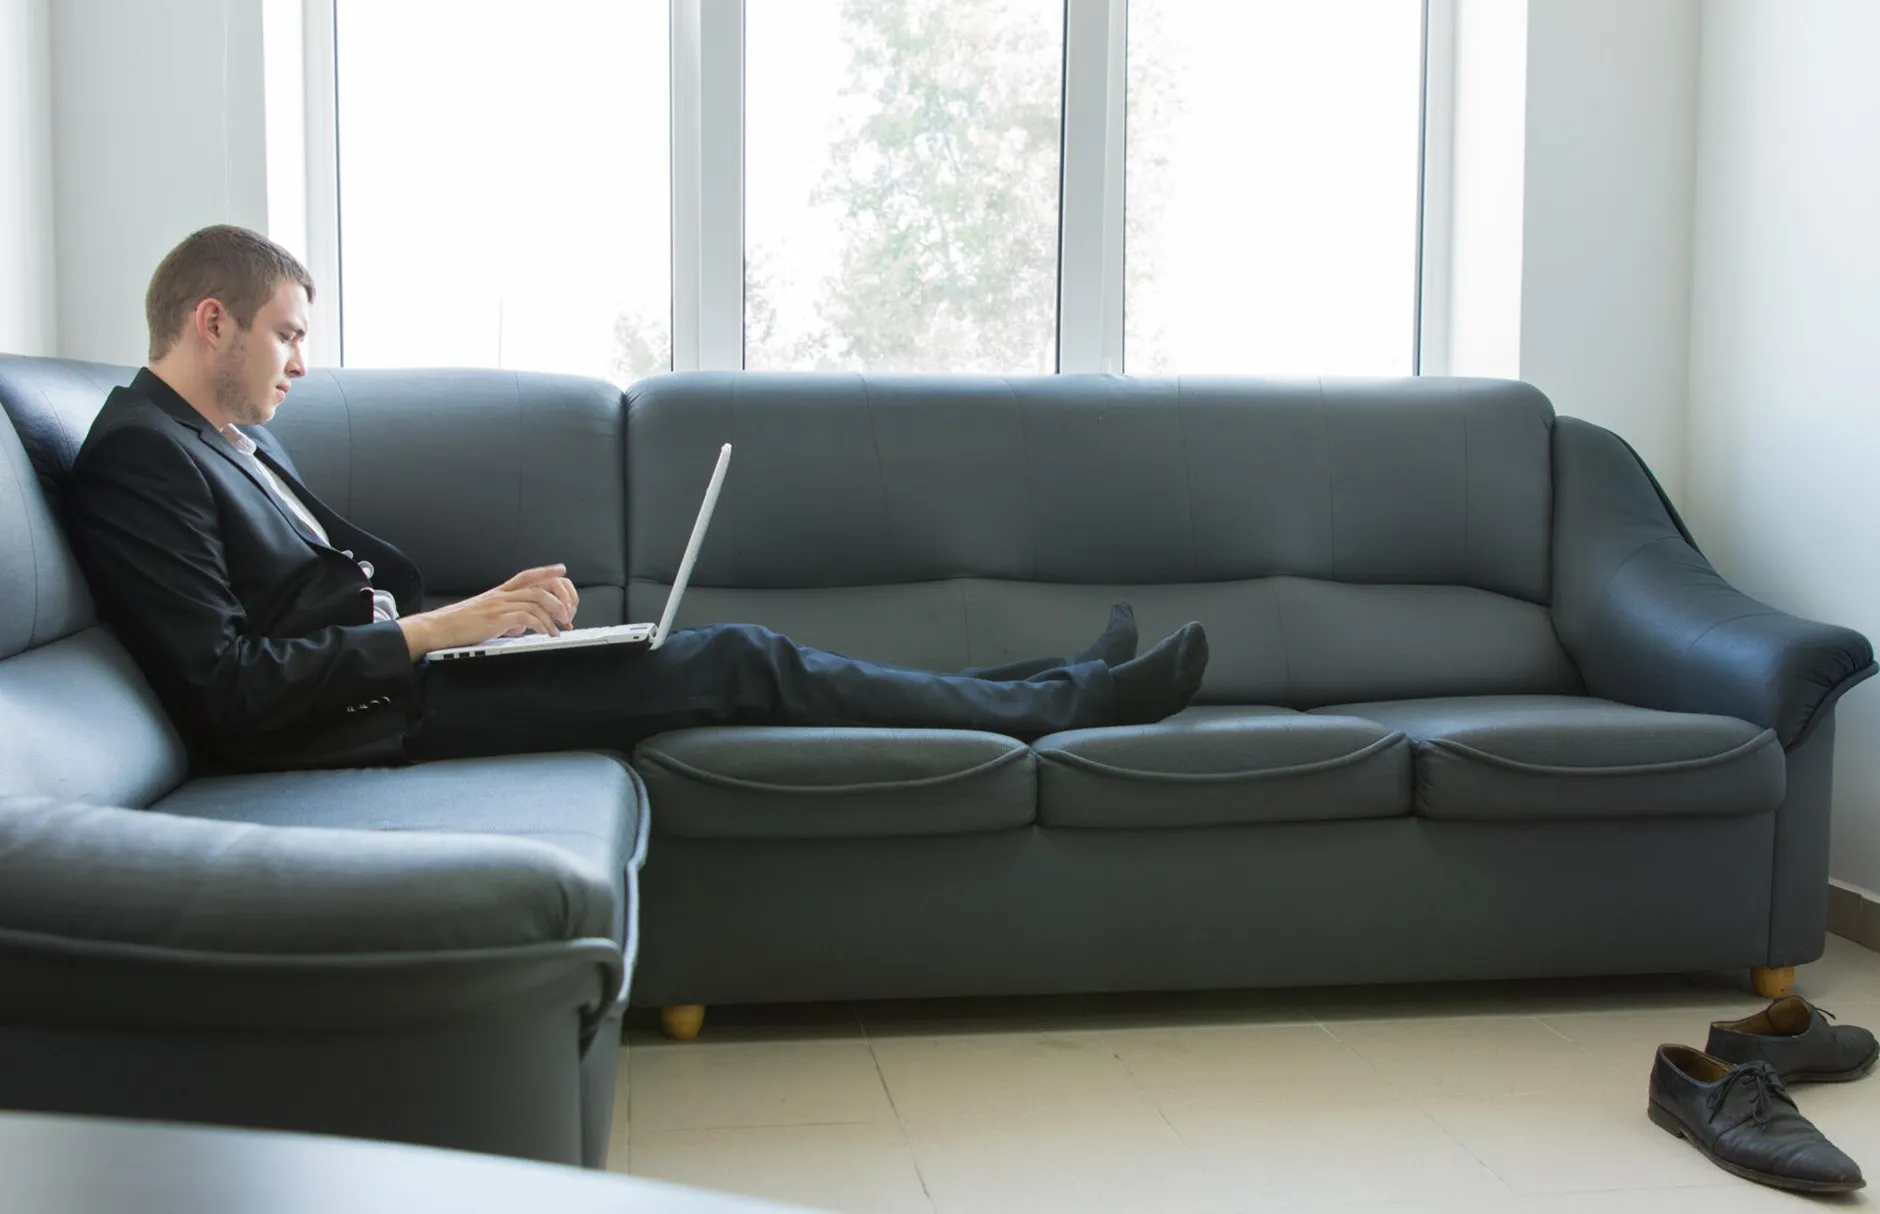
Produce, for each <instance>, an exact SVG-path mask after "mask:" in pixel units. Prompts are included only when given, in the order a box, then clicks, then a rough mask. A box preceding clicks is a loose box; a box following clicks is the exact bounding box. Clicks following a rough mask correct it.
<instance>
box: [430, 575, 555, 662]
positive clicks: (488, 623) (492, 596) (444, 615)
mask: <svg viewBox="0 0 1880 1214" xmlns="http://www.w3.org/2000/svg"><path fill="white" fill-rule="evenodd" d="M567 573H568V567H567V566H566V565H543V566H541V567H540V568H537V569H524V570H523V571H522V572H521V573H518V574H517V575H516V576H515V577H512V578H510V579H509V580H508V581H506V582H504V583H503V584H502V585H500V586H498V587H496V589H494V590H485V591H484V592H483V593H482V594H479V595H477V596H476V597H475V598H470V599H465V600H463V601H462V602H461V603H452V604H451V605H450V606H448V607H439V608H438V609H437V610H435V611H420V612H418V613H416V614H415V615H407V616H401V617H399V620H398V626H399V627H400V628H402V629H404V632H405V644H406V645H408V646H409V647H410V648H411V660H412V661H414V662H415V661H417V660H418V659H419V658H421V657H423V656H424V655H425V654H427V653H430V652H432V651H433V650H438V649H453V648H455V647H456V646H458V645H480V644H482V643H483V642H484V641H487V640H489V639H491V638H492V637H502V636H520V635H522V634H523V633H525V632H545V633H547V634H548V635H549V636H560V635H561V630H562V629H564V628H569V627H572V626H573V625H574V613H575V611H576V609H577V608H579V607H580V606H581V596H580V595H579V594H577V593H576V592H575V588H574V583H573V582H571V581H569V580H568V578H567Z"/></svg>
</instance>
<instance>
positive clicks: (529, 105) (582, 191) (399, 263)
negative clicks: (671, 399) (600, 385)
mask: <svg viewBox="0 0 1880 1214" xmlns="http://www.w3.org/2000/svg"><path fill="white" fill-rule="evenodd" d="M668 7H669V6H668V4H667V0H552V2H545V3H541V4H529V5H523V4H516V3H513V2H511V0H399V3H396V4H388V3H384V2H383V0H338V3H337V5H336V10H335V14H334V17H335V20H334V26H335V38H334V56H335V62H336V65H337V80H336V84H335V92H336V95H337V107H338V128H339V139H338V142H339V153H338V156H339V195H340V236H339V245H340V275H341V283H342V291H343V294H344V299H343V322H342V323H343V328H344V343H345V344H344V358H345V362H346V364H347V365H348V366H355V367H378V366H426V365H431V366H439V365H444V366H473V367H513V368H521V369H533V370H551V371H563V372H570V373H575V374H584V375H596V376H601V377H611V378H614V379H616V380H618V381H620V382H623V383H624V382H626V381H627V380H629V379H631V378H635V377H638V376H641V375H645V374H648V373H650V372H652V371H655V370H664V369H666V368H667V367H668V366H670V364H671V357H672V356H671V346H672V336H671V305H670V302H669V300H670V296H671V289H672V274H671V221H670V201H669V195H670V187H669V178H668V167H667V166H668V144H669V137H668V134H667V129H668V126H669V117H668V114H669V109H668V107H669V105H670V101H669V92H670V90H669V88H668V83H667V81H668V72H669V68H668V64H669V62H670V53H669V48H668V32H667V24H668Z"/></svg>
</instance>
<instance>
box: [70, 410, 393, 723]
mask: <svg viewBox="0 0 1880 1214" xmlns="http://www.w3.org/2000/svg"><path fill="white" fill-rule="evenodd" d="M68 503H69V509H70V513H71V520H70V521H71V529H72V532H73V537H74V538H75V539H77V540H79V547H80V550H81V551H80V556H81V558H82V559H83V560H84V562H85V564H86V566H87V569H86V572H87V574H88V576H89V578H90V580H91V584H92V586H93V587H94V588H95V589H96V590H97V592H98V594H99V597H100V599H101V600H102V601H101V604H100V605H101V606H102V607H103V608H104V614H105V617H106V618H107V619H108V620H110V622H111V623H112V624H113V625H114V626H115V627H116V628H117V629H118V631H119V632H120V634H122V635H123V636H124V639H125V641H126V643H127V644H128V645H129V646H130V648H131V651H132V653H133V654H134V655H135V656H136V657H137V658H138V660H139V662H140V663H142V664H143V665H144V668H145V670H146V671H147V672H149V674H150V676H151V681H152V682H153V683H154V684H156V685H157V689H158V691H159V692H160V693H162V694H164V695H165V696H166V698H168V699H170V700H171V701H172V703H173V705H174V709H175V710H178V711H180V712H181V713H182V714H183V715H185V716H186V717H187V718H189V723H191V724H194V725H196V726H197V727H198V728H202V729H205V730H207V731H209V733H210V734H211V736H213V737H215V738H216V739H218V740H220V741H228V740H233V739H237V738H241V737H251V736H256V735H261V734H267V733H270V732H273V731H275V730H278V729H281V728H284V727H287V726H292V725H296V724H304V723H306V722H307V721H308V720H309V719H310V718H312V719H316V720H317V719H320V718H325V717H330V716H333V715H337V714H342V713H344V712H345V710H346V708H347V706H349V705H353V704H358V703H361V702H365V701H370V700H373V699H375V698H378V697H386V698H388V699H389V700H390V701H391V702H392V704H393V705H397V706H400V707H404V706H409V705H411V704H413V703H415V701H416V698H417V677H416V673H415V671H414V666H413V663H412V660H411V651H410V648H409V646H407V644H406V642H405V636H404V632H403V631H402V630H401V629H400V628H399V626H398V624H397V623H396V622H395V621H387V622H385V623H376V624H358V625H334V626H329V627H325V628H321V629H318V630H317V631H314V632H312V633H310V634H308V635H306V636H297V637H271V636H258V635H256V634H255V632H254V631H253V629H252V628H251V625H250V621H249V619H248V617H247V615H246V613H245V611H244V610H243V607H242V604H241V602H240V600H239V599H238V598H237V597H236V594H235V591H234V589H233V587H232V585H231V583H230V578H229V574H228V568H227V565H226V563H225V559H224V552H223V544H222V539H221V531H220V528H219V526H218V523H217V505H216V501H215V498H214V496H213V495H212V494H211V492H210V490H209V485H208V482H207V481H206V480H205V479H204V478H203V475H202V473H201V471H200V470H199V469H198V468H197V467H196V465H195V464H194V463H193V462H192V461H191V460H190V458H189V457H188V455H186V454H185V453H184V452H182V451H181V450H179V449H178V448H177V447H176V446H175V445H174V444H173V443H171V442H169V441H166V440H165V439H163V438H161V437H156V436H153V435H151V434H150V433H149V432H148V431H143V432H138V431H134V430H123V431H119V432H117V433H115V434H111V435H108V436H106V437H105V441H103V442H101V443H99V444H97V445H96V446H94V447H93V449H92V450H91V451H90V452H88V453H87V456H86V458H85V459H84V460H82V461H80V465H79V467H77V468H75V469H74V474H73V482H72V492H71V493H70V495H69V498H68Z"/></svg>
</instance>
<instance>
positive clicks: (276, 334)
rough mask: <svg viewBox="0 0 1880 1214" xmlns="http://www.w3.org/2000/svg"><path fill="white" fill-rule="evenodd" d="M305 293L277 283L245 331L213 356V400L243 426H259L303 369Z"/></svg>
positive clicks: (291, 284) (297, 286) (294, 284)
mask: <svg viewBox="0 0 1880 1214" xmlns="http://www.w3.org/2000/svg"><path fill="white" fill-rule="evenodd" d="M306 340H307V292H306V290H305V289H304V288H303V287H302V286H301V285H300V284H299V283H297V282H282V283H281V284H280V285H279V286H278V287H276V288H275V289H274V295H273V297H272V298H270V299H269V300H268V301H267V302H266V303H264V304H262V305H261V308H260V310H259V311H257V312H256V313H255V318H254V320H253V322H251V323H250V324H249V326H248V327H247V328H246V329H241V328H236V329H235V330H234V339H233V340H232V341H230V342H229V343H228V344H227V345H225V346H223V347H222V350H221V353H220V354H219V355H218V356H217V359H216V371H215V397H216V404H217V406H219V407H220V408H221V409H222V411H223V412H224V413H226V414H227V415H228V416H229V417H231V418H233V419H234V420H235V421H236V423H237V424H239V425H243V426H259V425H261V424H263V423H265V422H266V421H268V419H270V418H272V417H273V416H274V410H275V409H276V408H278V407H279V406H280V403H281V402H282V401H284V400H286V399H287V389H288V386H289V385H290V384H291V383H292V382H293V381H294V380H296V379H299V378H300V377H301V376H303V375H305V374H306V373H307V362H306V359H305V357H303V355H302V353H301V344H302V343H303V342H305V341H306Z"/></svg>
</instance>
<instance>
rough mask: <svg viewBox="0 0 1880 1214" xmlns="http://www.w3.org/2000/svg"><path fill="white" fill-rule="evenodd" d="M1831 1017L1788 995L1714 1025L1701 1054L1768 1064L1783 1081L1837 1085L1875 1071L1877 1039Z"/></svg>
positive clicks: (1879, 1054) (1878, 1052)
mask: <svg viewBox="0 0 1880 1214" xmlns="http://www.w3.org/2000/svg"><path fill="white" fill-rule="evenodd" d="M1829 1019H1830V1017H1829V1015H1828V1013H1826V1012H1823V1011H1822V1010H1821V1009H1820V1008H1818V1007H1815V1006H1814V1005H1813V1004H1811V1003H1809V1002H1808V1000H1806V999H1804V998H1802V997H1801V996H1800V995H1789V996H1786V997H1784V998H1781V999H1778V1000H1776V1001H1775V1002H1774V1003H1772V1004H1770V1005H1769V1006H1768V1007H1767V1008H1765V1009H1763V1010H1762V1011H1760V1012H1757V1013H1756V1014H1755V1015H1754V1016H1749V1017H1746V1018H1744V1019H1742V1020H1719V1021H1717V1022H1716V1023H1715V1024H1712V1025H1711V1026H1710V1043H1709V1044H1708V1045H1706V1046H1705V1047H1704V1052H1705V1053H1707V1054H1709V1055H1711V1056H1712V1057H1714V1058H1721V1059H1723V1060H1724V1061H1725V1062H1766V1063H1768V1064H1769V1065H1770V1066H1772V1067H1774V1068H1775V1069H1776V1074H1778V1075H1780V1076H1782V1079H1783V1082H1785V1083H1839V1082H1842V1081H1844V1080H1848V1079H1859V1078H1860V1077H1861V1076H1862V1075H1865V1074H1866V1073H1867V1072H1868V1071H1871V1070H1873V1064H1874V1061H1875V1059H1880V1042H1876V1041H1875V1040H1874V1036H1873V1034H1872V1033H1870V1032H1868V1031H1867V1030H1866V1029H1863V1028H1859V1027H1857V1026H1855V1025H1852V1024H1829V1023H1828V1021H1829Z"/></svg>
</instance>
